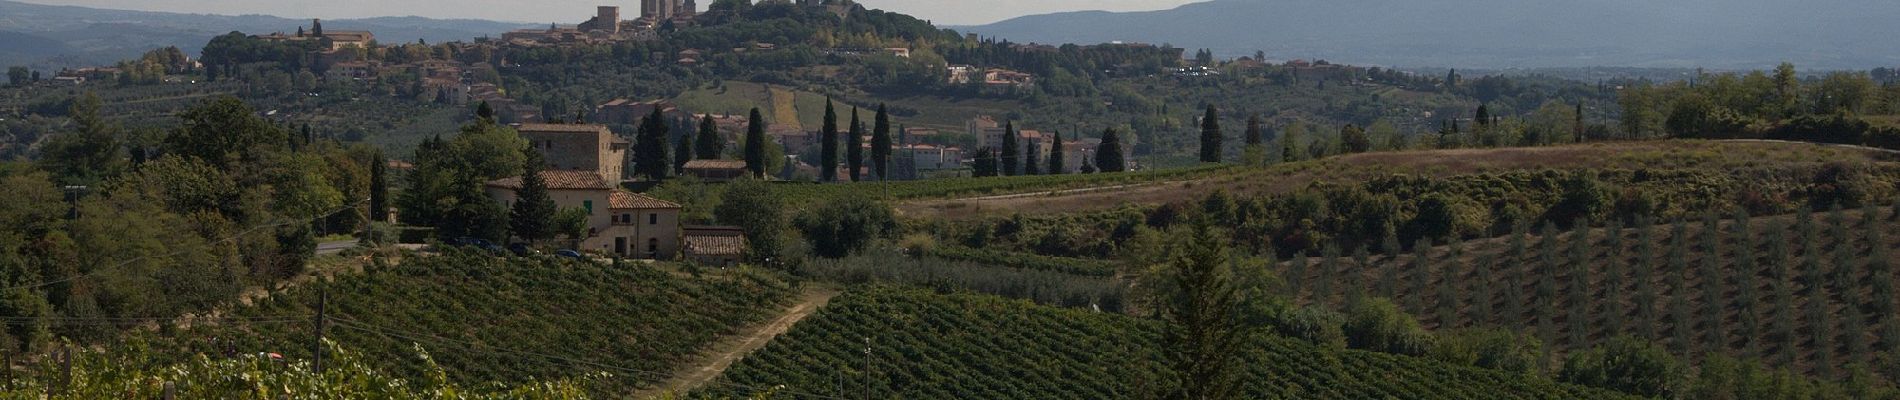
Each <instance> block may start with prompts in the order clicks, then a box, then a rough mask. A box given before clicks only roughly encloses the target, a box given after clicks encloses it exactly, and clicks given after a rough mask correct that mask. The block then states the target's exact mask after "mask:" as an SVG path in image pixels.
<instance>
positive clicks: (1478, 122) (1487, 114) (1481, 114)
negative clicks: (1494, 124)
mask: <svg viewBox="0 0 1900 400" xmlns="http://www.w3.org/2000/svg"><path fill="white" fill-rule="evenodd" d="M1471 125H1472V128H1473V129H1480V130H1482V128H1485V127H1489V126H1491V108H1490V107H1487V106H1485V105H1483V104H1479V105H1478V113H1477V115H1475V116H1473V117H1472V118H1471ZM1453 130H1454V131H1456V130H1457V129H1456V128H1453Z"/></svg>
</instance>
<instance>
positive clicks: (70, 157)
mask: <svg viewBox="0 0 1900 400" xmlns="http://www.w3.org/2000/svg"><path fill="white" fill-rule="evenodd" d="M67 115H69V116H70V117H71V118H72V120H73V125H75V126H76V127H77V128H78V129H77V130H76V131H74V132H71V133H67V134H63V135H51V136H49V137H47V138H46V142H45V143H44V144H42V145H41V147H40V159H39V165H40V168H42V169H45V170H46V171H47V172H50V173H52V174H53V180H54V182H56V183H59V184H61V185H80V186H92V185H96V184H98V183H100V182H104V181H105V180H107V179H111V178H112V177H114V176H117V175H118V174H119V173H120V172H122V171H123V170H124V169H125V168H126V161H125V159H126V151H125V145H124V143H123V142H124V140H123V139H121V138H120V137H119V129H118V127H115V126H113V125H111V124H109V123H107V122H106V120H105V119H104V118H101V117H100V116H99V96H97V95H94V94H93V93H92V92H86V94H85V95H83V96H80V97H79V98H78V99H74V100H73V105H72V107H71V108H70V109H69V112H68V113H67Z"/></svg>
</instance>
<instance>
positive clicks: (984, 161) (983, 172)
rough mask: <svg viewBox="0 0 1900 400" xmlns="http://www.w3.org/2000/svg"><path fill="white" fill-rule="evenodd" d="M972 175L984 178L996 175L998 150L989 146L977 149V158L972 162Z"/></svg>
mask: <svg viewBox="0 0 1900 400" xmlns="http://www.w3.org/2000/svg"><path fill="white" fill-rule="evenodd" d="M970 170H971V171H970V175H972V176H975V177H978V178H983V177H992V176H996V151H995V150H990V148H988V147H984V148H982V149H978V150H977V151H976V159H975V160H974V161H971V162H970Z"/></svg>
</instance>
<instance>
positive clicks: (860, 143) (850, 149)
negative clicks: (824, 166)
mask: <svg viewBox="0 0 1900 400" xmlns="http://www.w3.org/2000/svg"><path fill="white" fill-rule="evenodd" d="M754 111H757V110H754ZM844 138H845V142H844V168H845V170H846V171H848V172H849V173H850V174H851V181H852V182H857V181H861V180H863V178H864V176H863V174H864V172H863V171H864V122H862V121H859V120H858V108H857V107H851V131H850V132H849V133H846V134H845V137H844Z"/></svg>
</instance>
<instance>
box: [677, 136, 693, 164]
mask: <svg viewBox="0 0 1900 400" xmlns="http://www.w3.org/2000/svg"><path fill="white" fill-rule="evenodd" d="M691 161H693V135H692V134H690V133H686V132H680V142H679V143H678V144H675V145H674V146H673V171H675V172H678V173H685V172H686V163H687V162H691Z"/></svg>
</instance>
